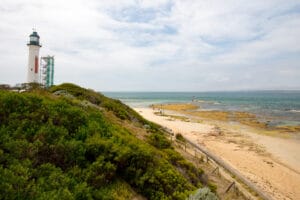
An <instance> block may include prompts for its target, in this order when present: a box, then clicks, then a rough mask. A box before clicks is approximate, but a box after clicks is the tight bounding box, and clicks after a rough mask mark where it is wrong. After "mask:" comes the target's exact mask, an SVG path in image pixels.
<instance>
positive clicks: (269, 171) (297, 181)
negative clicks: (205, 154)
mask: <svg viewBox="0 0 300 200" xmlns="http://www.w3.org/2000/svg"><path fill="white" fill-rule="evenodd" d="M135 110H136V111H137V112H138V113H140V114H141V115H142V116H143V117H144V118H146V119H148V120H150V121H152V122H155V123H157V124H160V125H162V126H164V127H167V128H169V129H172V131H173V132H174V133H181V134H182V135H183V136H184V137H186V138H187V139H189V140H191V141H194V142H195V143H198V144H199V145H202V146H204V147H206V148H207V149H208V150H210V151H211V152H213V153H214V154H215V155H216V156H218V157H219V158H221V159H223V160H224V161H225V162H227V163H228V164H230V165H231V166H232V167H233V168H235V169H237V170H238V171H240V172H241V173H242V174H243V175H244V176H245V177H247V178H248V179H249V180H250V181H251V182H253V183H255V184H256V185H257V186H258V187H259V188H261V189H262V190H263V191H264V192H266V193H267V194H268V195H270V196H271V197H273V198H274V199H278V200H279V199H293V200H297V199H300V141H299V140H297V139H292V138H282V137H274V136H268V135H264V134H258V131H257V130H256V129H255V128H253V127H248V126H246V125H242V124H237V123H234V124H231V123H230V122H222V121H213V122H212V121H206V120H199V119H198V118H197V117H194V116H185V118H184V120H183V119H181V118H180V117H177V118H176V117H172V116H180V115H181V114H180V113H177V111H165V112H166V114H167V116H160V115H157V113H155V112H157V110H156V111H155V110H153V109H151V108H135Z"/></svg>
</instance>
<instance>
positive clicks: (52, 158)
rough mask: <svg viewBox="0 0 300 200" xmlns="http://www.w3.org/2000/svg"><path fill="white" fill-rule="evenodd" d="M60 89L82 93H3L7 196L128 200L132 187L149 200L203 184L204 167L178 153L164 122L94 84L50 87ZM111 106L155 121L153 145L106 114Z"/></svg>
mask: <svg viewBox="0 0 300 200" xmlns="http://www.w3.org/2000/svg"><path fill="white" fill-rule="evenodd" d="M58 90H64V91H67V92H70V94H72V95H73V96H74V97H75V99H68V98H66V97H56V96H54V95H52V94H50V93H45V94H44V95H41V94H40V93H38V94H37V93H35V92H30V93H22V94H19V93H14V92H7V91H0V122H1V124H0V199H118V198H121V199H122V198H124V199H128V198H130V196H131V195H132V193H133V190H135V191H136V192H138V193H140V194H142V195H143V196H145V197H147V198H148V199H185V198H186V197H187V196H188V194H189V193H191V191H193V190H195V189H196V187H195V186H199V184H200V182H199V180H200V178H199V177H198V176H199V174H201V172H199V171H197V170H196V169H195V168H194V167H193V166H192V165H190V164H189V163H187V162H186V161H184V160H183V159H182V157H181V156H180V155H177V154H176V152H175V151H174V150H173V149H172V147H171V144H170V143H169V142H168V141H167V140H166V138H165V137H164V136H163V135H161V133H160V132H159V130H158V127H157V125H155V124H151V123H149V122H147V121H146V120H144V119H143V118H141V117H140V116H139V115H138V114H137V113H135V112H134V111H132V110H131V109H130V108H128V107H127V106H125V105H123V104H122V103H121V102H119V101H116V100H111V99H109V98H106V97H104V96H103V95H101V94H98V93H95V92H93V91H91V90H85V89H83V88H80V87H78V86H75V85H72V84H64V85H62V86H56V87H54V88H52V89H51V91H52V92H55V91H58ZM77 98H79V100H87V101H89V102H91V103H93V104H96V105H99V106H101V107H104V108H105V110H100V109H98V108H97V107H92V106H82V105H81V104H80V101H78V99H77ZM110 111H112V112H113V113H114V114H115V115H116V116H117V117H119V118H121V119H126V120H134V119H136V120H138V122H139V123H141V124H145V123H147V124H150V125H151V130H152V132H153V133H152V134H151V135H150V136H149V138H150V139H149V144H148V143H146V142H143V141H141V140H139V139H137V138H136V137H135V136H134V134H132V133H130V132H129V131H128V130H126V129H125V128H124V127H122V126H120V125H118V124H114V123H113V122H112V120H110V119H109V118H107V117H105V115H104V113H103V112H110ZM160 149H162V150H160ZM175 154H176V155H175ZM178 167H180V168H181V169H183V171H185V173H184V174H182V173H180V172H179V171H182V170H179V171H178V170H177V169H178ZM191 180H192V181H191ZM119 188H122V189H121V190H120V194H118V190H119ZM132 188H133V190H132Z"/></svg>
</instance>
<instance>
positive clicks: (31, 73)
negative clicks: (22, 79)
mask: <svg viewBox="0 0 300 200" xmlns="http://www.w3.org/2000/svg"><path fill="white" fill-rule="evenodd" d="M29 38H30V40H29V43H28V44H27V46H28V47H29V55H28V70H27V83H32V82H35V83H38V82H39V52H40V48H41V45H40V36H39V35H38V34H37V32H36V31H33V33H32V34H31V35H30V36H29Z"/></svg>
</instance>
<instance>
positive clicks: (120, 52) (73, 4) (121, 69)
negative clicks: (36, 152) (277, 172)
mask: <svg viewBox="0 0 300 200" xmlns="http://www.w3.org/2000/svg"><path fill="white" fill-rule="evenodd" d="M0 22H1V23H0V84H3V83H7V84H11V85H14V84H16V83H23V82H26V77H27V75H26V73H27V62H28V47H27V46H26V44H27V42H28V41H29V35H30V34H31V33H32V28H35V29H36V31H37V32H38V34H39V35H40V41H41V43H42V48H41V49H40V55H41V56H46V55H54V56H55V77H54V83H55V84H60V83H63V82H72V83H75V84H78V85H81V86H83V87H87V88H92V89H94V90H97V91H231V90H299V89H300V1H299V0H263V1H262V0H251V1H249V0H226V1H220V0H218V1H216V0H72V1H71V0H64V1H62V0H47V1H44V0H0Z"/></svg>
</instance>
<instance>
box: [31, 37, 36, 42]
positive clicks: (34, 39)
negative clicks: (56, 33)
mask: <svg viewBox="0 0 300 200" xmlns="http://www.w3.org/2000/svg"><path fill="white" fill-rule="evenodd" d="M30 41H33V42H37V41H38V38H37V37H34V36H32V37H30Z"/></svg>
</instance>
